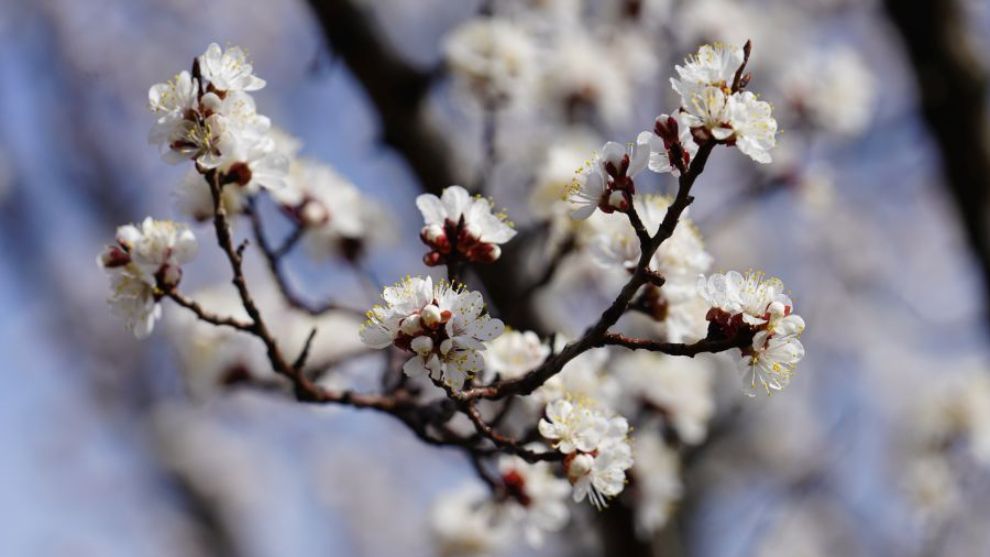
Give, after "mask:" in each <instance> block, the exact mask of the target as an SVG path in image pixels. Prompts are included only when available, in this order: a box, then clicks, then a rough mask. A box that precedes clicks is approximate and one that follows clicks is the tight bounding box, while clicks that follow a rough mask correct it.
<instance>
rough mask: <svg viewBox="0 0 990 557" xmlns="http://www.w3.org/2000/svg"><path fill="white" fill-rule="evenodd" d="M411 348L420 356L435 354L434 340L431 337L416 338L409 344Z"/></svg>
mask: <svg viewBox="0 0 990 557" xmlns="http://www.w3.org/2000/svg"><path fill="white" fill-rule="evenodd" d="M409 347H410V348H412V351H413V352H415V353H417V354H419V355H420V356H425V355H427V354H429V353H430V352H433V339H432V338H430V337H416V338H414V339H413V340H412V342H411V343H409Z"/></svg>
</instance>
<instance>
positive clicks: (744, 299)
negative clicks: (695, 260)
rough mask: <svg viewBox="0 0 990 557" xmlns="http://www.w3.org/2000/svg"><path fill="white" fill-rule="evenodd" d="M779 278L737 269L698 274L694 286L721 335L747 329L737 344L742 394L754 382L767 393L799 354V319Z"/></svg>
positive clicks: (785, 377) (784, 379) (780, 383)
mask: <svg viewBox="0 0 990 557" xmlns="http://www.w3.org/2000/svg"><path fill="white" fill-rule="evenodd" d="M783 290H784V285H783V283H782V282H780V280H779V279H776V278H770V279H767V278H766V277H765V276H764V275H763V274H762V273H752V272H751V273H747V274H746V275H745V276H743V275H741V274H740V273H738V272H736V271H730V272H729V273H727V274H724V275H722V274H717V273H716V274H713V275H712V276H710V277H708V278H705V277H704V276H702V277H701V278H699V279H698V292H699V294H700V295H701V297H702V298H703V299H704V300H705V301H707V302H708V304H709V305H710V307H711V309H710V310H709V312H708V320H709V321H710V322H711V326H712V327H713V328H714V330H715V331H716V332H717V333H718V334H720V335H723V336H725V337H728V338H731V337H732V336H734V335H752V343H751V344H750V345H749V346H745V347H743V348H742V350H741V355H742V359H741V360H740V363H741V366H742V371H743V383H744V387H745V388H746V389H747V391H748V392H747V394H753V392H752V391H753V390H754V389H755V388H756V386H757V385H760V386H762V387H763V388H764V389H765V390H766V392H767V393H768V394H769V393H770V391H773V390H776V391H779V390H781V389H783V388H784V387H785V386H787V384H788V382H789V381H790V377H791V375H792V374H793V370H794V366H795V365H796V364H797V363H798V361H800V360H801V359H802V358H804V346H802V345H801V341H800V340H798V338H797V337H798V336H800V334H801V333H802V332H803V331H804V327H805V324H804V320H803V319H802V318H801V317H800V316H798V315H796V314H793V313H792V310H793V303H792V302H791V299H790V297H789V296H787V295H786V294H784V292H783Z"/></svg>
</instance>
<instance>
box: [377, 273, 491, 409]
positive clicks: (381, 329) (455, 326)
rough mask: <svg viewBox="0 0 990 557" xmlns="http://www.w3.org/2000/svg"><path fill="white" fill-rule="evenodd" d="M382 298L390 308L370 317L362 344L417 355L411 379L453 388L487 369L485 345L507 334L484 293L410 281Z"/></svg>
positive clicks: (407, 370)
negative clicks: (488, 308) (490, 311)
mask: <svg viewBox="0 0 990 557" xmlns="http://www.w3.org/2000/svg"><path fill="white" fill-rule="evenodd" d="M382 299H383V300H384V302H385V305H378V306H375V307H374V308H372V309H371V311H369V312H368V321H366V322H365V324H364V326H363V327H362V329H361V340H362V341H363V342H364V343H365V344H366V345H368V346H370V347H372V348H385V347H387V346H389V345H392V346H395V347H397V348H399V349H401V350H404V351H406V352H410V353H412V354H413V355H412V356H411V357H410V358H409V360H407V361H406V363H405V365H403V366H402V369H403V371H404V372H405V373H406V375H409V376H411V377H421V376H429V377H430V378H431V379H433V380H434V381H442V382H443V383H444V384H445V385H447V386H448V387H450V388H453V389H460V388H462V387H463V386H464V382H465V381H466V380H467V379H468V378H470V377H472V376H474V375H475V374H476V373H478V372H480V371H482V370H483V369H484V365H485V361H484V358H483V357H482V355H481V351H483V350H484V349H485V344H484V343H485V342H486V341H490V340H493V339H495V338H497V337H498V336H499V335H501V334H502V331H503V330H504V325H503V324H502V322H501V321H500V320H498V319H495V318H494V317H492V316H490V315H488V314H487V313H486V312H485V303H484V300H483V299H482V297H481V293H479V292H472V291H468V290H466V289H465V288H464V287H463V286H461V285H453V284H449V283H446V282H442V281H441V282H437V283H434V282H433V279H432V278H431V277H426V278H422V277H408V278H406V279H405V280H403V281H402V282H399V283H397V284H395V285H393V286H389V287H387V288H385V292H384V293H383V295H382Z"/></svg>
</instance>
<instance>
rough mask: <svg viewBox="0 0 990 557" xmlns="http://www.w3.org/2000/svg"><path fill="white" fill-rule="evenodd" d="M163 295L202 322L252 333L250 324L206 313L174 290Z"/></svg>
mask: <svg viewBox="0 0 990 557" xmlns="http://www.w3.org/2000/svg"><path fill="white" fill-rule="evenodd" d="M165 295H166V296H168V297H169V298H171V299H172V301H174V302H175V303H177V304H179V305H180V306H182V307H184V308H186V309H188V310H189V311H191V312H193V313H194V314H196V317H198V318H199V319H200V320H202V321H205V322H207V323H211V324H213V325H218V326H221V327H231V328H233V329H237V330H239V331H244V332H247V333H252V332H254V325H252V324H251V323H250V322H248V321H242V320H240V319H235V318H233V317H228V316H222V315H217V314H215V313H213V312H211V311H208V310H207V309H205V308H203V306H201V305H199V302H197V301H196V300H193V299H192V298H187V297H185V296H184V295H182V294H181V293H179V291H178V290H176V289H174V288H170V289H168V290H165Z"/></svg>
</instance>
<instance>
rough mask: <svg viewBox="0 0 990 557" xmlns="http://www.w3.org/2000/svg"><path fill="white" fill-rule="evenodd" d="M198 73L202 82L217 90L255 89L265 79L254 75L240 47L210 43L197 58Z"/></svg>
mask: <svg viewBox="0 0 990 557" xmlns="http://www.w3.org/2000/svg"><path fill="white" fill-rule="evenodd" d="M197 61H198V62H199V73H200V76H202V79H203V83H204V84H207V85H211V86H212V87H213V88H214V89H216V90H219V91H257V90H258V89H261V88H262V87H264V86H265V80H263V79H261V78H259V77H257V76H255V75H254V74H253V73H252V72H253V71H254V68H253V67H252V66H251V64H250V63H249V62H248V59H247V54H246V53H245V52H244V50H242V49H241V48H240V47H237V46H235V47H231V48H228V49H227V50H223V49H222V48H220V45H218V44H217V43H210V46H208V47H207V48H206V52H204V53H203V54H202V55H201V56H199V58H197Z"/></svg>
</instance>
